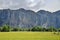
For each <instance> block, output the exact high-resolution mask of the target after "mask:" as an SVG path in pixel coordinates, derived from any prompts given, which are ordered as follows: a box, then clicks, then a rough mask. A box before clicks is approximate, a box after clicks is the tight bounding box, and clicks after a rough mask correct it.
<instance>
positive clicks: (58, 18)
mask: <svg viewBox="0 0 60 40" xmlns="http://www.w3.org/2000/svg"><path fill="white" fill-rule="evenodd" d="M5 24H8V25H10V26H11V27H22V28H31V27H34V26H42V27H45V28H46V27H50V26H54V27H56V28H59V27H60V11H57V12H54V13H51V12H48V11H44V10H40V11H38V12H34V11H31V10H25V9H22V8H21V9H18V10H10V9H4V10H0V26H2V25H5Z"/></svg>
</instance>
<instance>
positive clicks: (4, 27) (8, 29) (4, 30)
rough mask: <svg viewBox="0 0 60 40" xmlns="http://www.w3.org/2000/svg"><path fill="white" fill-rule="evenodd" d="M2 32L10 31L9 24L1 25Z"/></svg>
mask: <svg viewBox="0 0 60 40" xmlns="http://www.w3.org/2000/svg"><path fill="white" fill-rule="evenodd" d="M1 31H2V32H9V31H10V26H8V25H4V26H3V27H2V30H1Z"/></svg>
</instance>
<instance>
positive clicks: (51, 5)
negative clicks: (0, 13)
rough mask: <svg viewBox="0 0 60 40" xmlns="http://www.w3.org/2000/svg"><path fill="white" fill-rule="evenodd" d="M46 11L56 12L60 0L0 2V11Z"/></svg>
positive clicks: (0, 0)
mask: <svg viewBox="0 0 60 40" xmlns="http://www.w3.org/2000/svg"><path fill="white" fill-rule="evenodd" d="M8 8H10V9H19V8H25V9H27V10H34V11H38V10H47V11H51V12H53V11H56V10H59V9H60V0H0V9H8Z"/></svg>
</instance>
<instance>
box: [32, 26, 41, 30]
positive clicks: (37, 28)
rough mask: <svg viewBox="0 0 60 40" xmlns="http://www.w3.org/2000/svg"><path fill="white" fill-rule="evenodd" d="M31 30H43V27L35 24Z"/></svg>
mask: <svg viewBox="0 0 60 40" xmlns="http://www.w3.org/2000/svg"><path fill="white" fill-rule="evenodd" d="M31 31H41V27H40V26H35V27H33V28H32V29H31Z"/></svg>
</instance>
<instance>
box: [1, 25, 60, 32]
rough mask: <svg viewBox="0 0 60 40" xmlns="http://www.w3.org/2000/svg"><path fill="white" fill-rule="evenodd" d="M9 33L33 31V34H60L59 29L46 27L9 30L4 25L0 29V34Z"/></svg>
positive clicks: (9, 28) (7, 26)
mask: <svg viewBox="0 0 60 40" xmlns="http://www.w3.org/2000/svg"><path fill="white" fill-rule="evenodd" d="M10 31H33V32H35V31H36V32H60V28H54V27H48V28H42V27H41V26H35V27H32V28H18V27H16V28H11V27H10V26H9V25H4V26H2V27H0V32H10Z"/></svg>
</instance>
